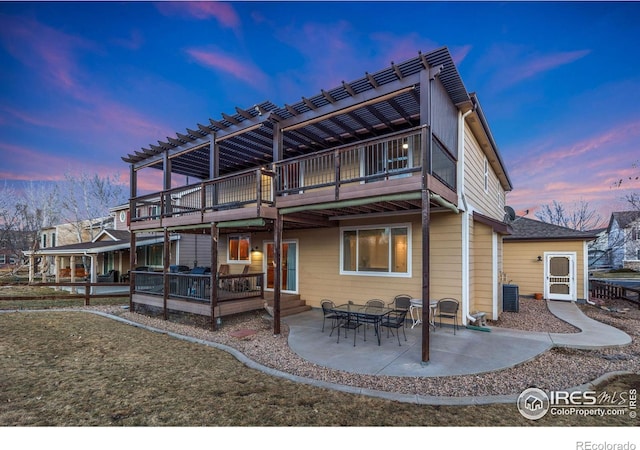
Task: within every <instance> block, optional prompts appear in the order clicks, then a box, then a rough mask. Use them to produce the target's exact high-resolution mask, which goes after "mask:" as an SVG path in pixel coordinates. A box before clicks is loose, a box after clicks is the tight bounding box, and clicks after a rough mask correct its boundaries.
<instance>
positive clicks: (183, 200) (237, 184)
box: [131, 168, 274, 222]
mask: <svg viewBox="0 0 640 450" xmlns="http://www.w3.org/2000/svg"><path fill="white" fill-rule="evenodd" d="M273 177H274V174H273V172H271V171H269V170H266V169H264V168H259V169H251V170H249V171H245V172H240V173H237V174H233V175H228V176H224V177H219V178H216V179H214V180H209V181H203V182H201V183H197V184H191V185H188V186H182V187H179V188H174V189H169V190H166V191H162V192H159V193H154V194H149V195H145V196H140V197H136V198H135V199H134V201H133V210H132V211H133V213H132V215H131V221H132V222H136V221H142V220H155V219H161V218H166V217H176V216H185V215H190V214H197V215H202V214H204V213H205V212H209V211H219V210H224V209H232V208H243V207H248V206H251V205H254V206H256V207H257V208H259V207H260V206H262V205H273V204H274V193H273Z"/></svg>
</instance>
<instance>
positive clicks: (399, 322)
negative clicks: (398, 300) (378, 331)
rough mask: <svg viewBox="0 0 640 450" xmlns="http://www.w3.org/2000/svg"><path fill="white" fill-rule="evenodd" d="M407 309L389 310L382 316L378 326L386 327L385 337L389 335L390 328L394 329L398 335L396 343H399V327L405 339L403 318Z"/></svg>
mask: <svg viewBox="0 0 640 450" xmlns="http://www.w3.org/2000/svg"><path fill="white" fill-rule="evenodd" d="M408 312H409V311H408V310H406V309H396V310H394V311H391V312H390V313H389V314H387V315H386V316H384V318H383V319H382V323H381V324H380V326H382V327H383V328H386V329H387V338H388V337H389V331H390V330H391V329H395V330H396V335H397V336H398V345H400V346H402V344H400V329H402V334H404V340H405V342H406V340H407V333H406V332H405V331H404V319H405V318H406V317H407V313H408Z"/></svg>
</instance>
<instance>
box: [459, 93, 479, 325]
mask: <svg viewBox="0 0 640 450" xmlns="http://www.w3.org/2000/svg"><path fill="white" fill-rule="evenodd" d="M475 109H476V106H475V104H474V105H473V108H472V109H470V110H469V111H467V112H465V113H464V114H462V115H461V117H460V121H459V122H458V136H459V139H460V140H459V143H458V205H459V206H460V209H461V212H462V317H463V318H464V320H463V322H464V321H468V322H470V323H475V321H476V319H475V317H473V316H471V314H469V298H470V297H469V296H470V288H469V257H470V255H469V214H470V213H471V211H470V208H469V206H468V205H467V199H466V197H465V190H464V164H465V151H464V138H465V132H464V125H465V119H466V117H467V116H468V115H469V114H471V113H472V112H473V111H475Z"/></svg>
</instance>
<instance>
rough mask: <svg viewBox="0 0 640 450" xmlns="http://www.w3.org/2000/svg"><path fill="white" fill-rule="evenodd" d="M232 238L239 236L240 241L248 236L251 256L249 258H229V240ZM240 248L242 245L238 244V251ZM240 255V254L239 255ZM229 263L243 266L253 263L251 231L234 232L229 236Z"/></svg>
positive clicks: (228, 247)
mask: <svg viewBox="0 0 640 450" xmlns="http://www.w3.org/2000/svg"><path fill="white" fill-rule="evenodd" d="M231 238H238V241H239V240H240V239H242V238H247V240H248V241H249V257H248V258H247V259H230V258H229V249H230V248H231V246H230V245H229V240H230V239H231ZM239 250H240V245H238V251H239ZM238 257H240V255H238ZM227 264H238V265H242V266H246V265H247V264H251V233H234V234H230V235H228V236H227Z"/></svg>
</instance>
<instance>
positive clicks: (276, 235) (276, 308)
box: [273, 213, 283, 334]
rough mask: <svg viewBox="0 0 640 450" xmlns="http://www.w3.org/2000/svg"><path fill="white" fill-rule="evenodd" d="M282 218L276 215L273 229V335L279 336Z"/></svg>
mask: <svg viewBox="0 0 640 450" xmlns="http://www.w3.org/2000/svg"><path fill="white" fill-rule="evenodd" d="M282 222H283V220H282V216H281V215H280V214H279V213H278V214H276V218H275V223H274V227H273V262H274V264H275V267H274V273H273V334H280V293H281V287H282V257H281V253H282V252H281V246H282Z"/></svg>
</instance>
